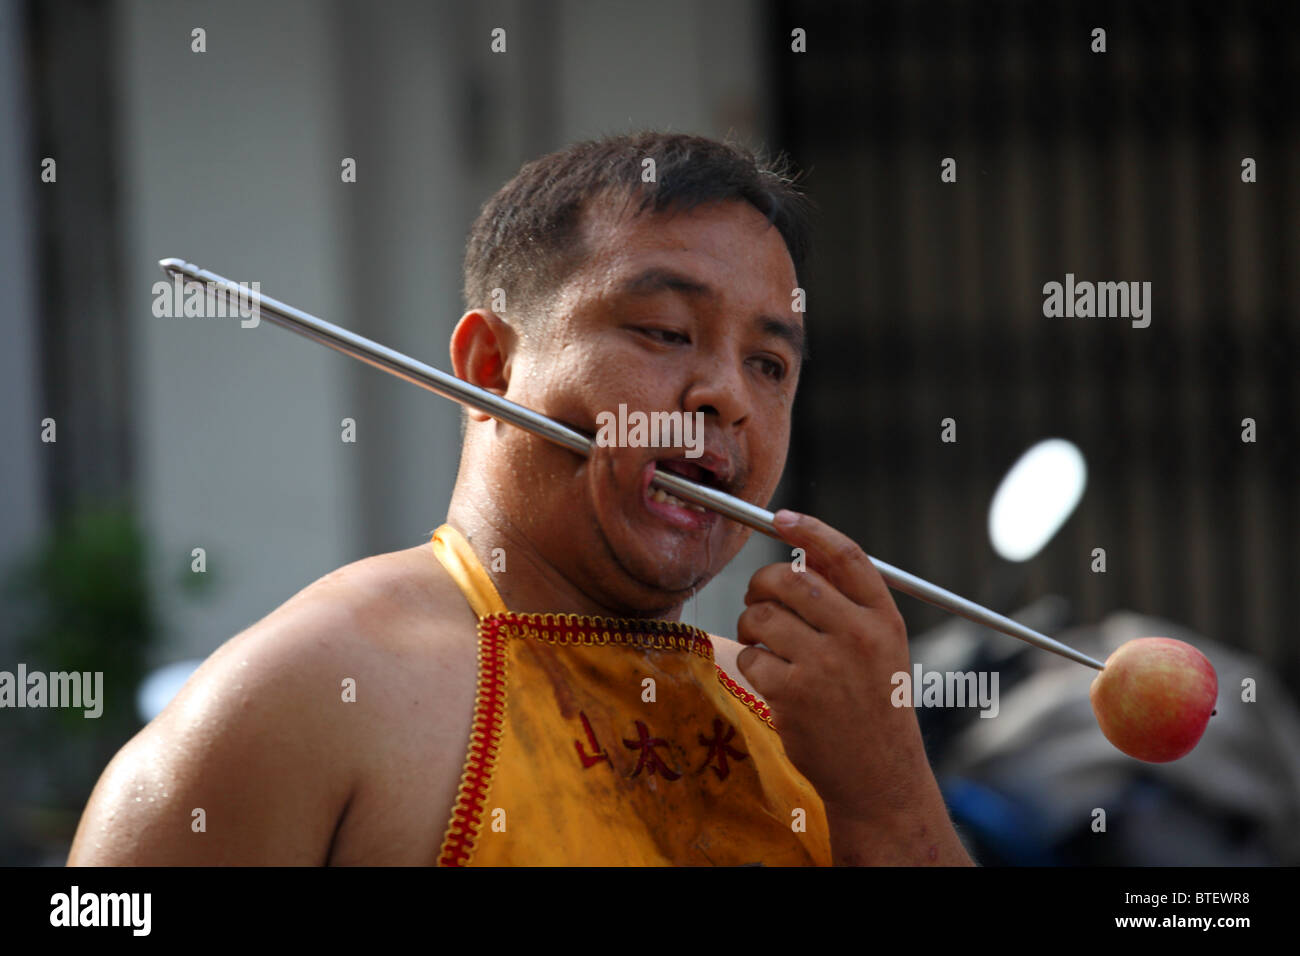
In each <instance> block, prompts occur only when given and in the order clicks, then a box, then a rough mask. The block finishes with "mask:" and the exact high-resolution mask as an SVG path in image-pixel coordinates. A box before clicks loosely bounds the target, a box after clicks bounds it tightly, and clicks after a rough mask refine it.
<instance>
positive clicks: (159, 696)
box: [135, 660, 203, 724]
mask: <svg viewBox="0 0 1300 956" xmlns="http://www.w3.org/2000/svg"><path fill="white" fill-rule="evenodd" d="M202 663H203V661H201V660H199V661H178V662H177V663H175V664H167V665H165V666H163V667H160V668H158V669H157V670H155V671H153V672H151V673H150V674H149V675H148V676H147V677H145V679H144V680H142V681H141V682H140V688H139V690H137V691H136V692H135V709H136V712H137V713H139V715H140V719H141V720H143V721H144V722H145V723H146V724H147V723H149V721H151V720H153V719H154V718H155V717H157V716H158V715H159V714H161V713H162V711H163V708H164V707H166V706H167V705H168V704H170V703H171V701H172V698H173V697H175V696H176V694H177V692H178V691H179V690H180V689H181V688H182V687H183V686H185V682H186V681H187V680H189V679H190V675H191V674H193V673H194V672H195V671H196V670H198V669H199V665H200V664H202Z"/></svg>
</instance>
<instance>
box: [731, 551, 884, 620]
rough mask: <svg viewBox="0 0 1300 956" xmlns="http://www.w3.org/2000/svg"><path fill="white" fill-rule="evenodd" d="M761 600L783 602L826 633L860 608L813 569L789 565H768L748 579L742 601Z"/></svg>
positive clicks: (748, 602) (750, 602)
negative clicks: (796, 567) (746, 589)
mask: <svg viewBox="0 0 1300 956" xmlns="http://www.w3.org/2000/svg"><path fill="white" fill-rule="evenodd" d="M762 601H775V602H777V603H779V604H783V605H785V606H786V607H787V608H789V609H790V610H791V611H793V612H794V613H795V614H797V615H799V617H801V618H802V619H803V620H804V621H806V622H807V623H808V625H809V626H810V627H812V628H813V629H814V630H817V631H822V632H826V633H829V632H831V631H834V630H835V628H836V627H837V626H839V625H840V623H841V622H842V621H843V620H844V618H845V616H846V615H849V614H852V613H854V612H855V611H856V612H861V610H862V609H861V608H860V607H858V605H856V604H854V603H853V602H852V601H850V600H849V599H848V598H847V597H845V596H844V595H843V594H841V593H840V592H839V591H838V590H837V589H836V588H835V586H834V585H832V584H831V583H830V582H829V581H828V580H826V578H824V577H822V575H820V574H818V573H817V572H816V571H811V570H809V571H796V570H794V568H792V567H790V565H788V564H769V565H768V566H767V567H765V568H760V569H759V570H758V571H756V572H755V573H754V576H753V577H752V578H750V579H749V590H748V591H746V592H745V604H747V605H749V604H757V603H759V602H762Z"/></svg>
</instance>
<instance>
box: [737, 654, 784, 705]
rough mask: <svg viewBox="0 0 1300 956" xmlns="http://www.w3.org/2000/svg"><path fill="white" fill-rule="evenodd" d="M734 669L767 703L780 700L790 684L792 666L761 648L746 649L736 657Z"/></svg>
mask: <svg viewBox="0 0 1300 956" xmlns="http://www.w3.org/2000/svg"><path fill="white" fill-rule="evenodd" d="M736 667H737V668H738V669H739V670H740V673H742V674H743V675H745V680H747V681H749V686H750V687H752V688H754V690H755V691H757V693H758V696H759V697H761V698H762V699H763V700H764V701H766V702H767V703H769V704H770V703H772V701H773V700H780V699H781V697H782V696H783V695H784V692H785V688H786V686H787V685H788V684H789V682H790V674H791V671H793V670H794V665H793V664H791V663H790V662H789V661H787V660H782V659H781V658H780V657H778V656H777V655H775V654H773V653H772V652H771V651H765V650H763V648H761V647H746V648H744V649H743V650H741V652H740V653H739V654H737V655H736Z"/></svg>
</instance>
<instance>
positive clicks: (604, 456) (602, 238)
mask: <svg viewBox="0 0 1300 956" xmlns="http://www.w3.org/2000/svg"><path fill="white" fill-rule="evenodd" d="M646 160H653V161H654V164H653V169H654V173H655V175H654V176H653V177H647V178H652V179H653V181H651V182H644V181H643V173H644V172H645V171H646V170H647V169H649V168H651V166H650V164H649V163H647V162H646ZM804 208H805V207H804V205H803V200H802V197H801V196H800V194H799V193H798V192H797V191H796V190H795V189H794V188H793V186H792V185H791V184H790V182H789V180H788V179H786V178H784V177H783V176H781V175H780V174H779V173H778V172H774V171H772V170H768V169H764V168H762V167H761V166H759V165H758V164H757V162H756V161H755V159H754V158H753V157H752V156H751V155H750V154H748V153H747V152H745V151H743V150H740V149H738V148H735V147H732V146H729V145H724V144H721V143H717V142H714V141H711V140H707V139H702V138H698V137H691V136H684V135H676V134H672V135H667V134H650V133H647V134H636V135H629V136H621V137H614V138H608V139H604V140H599V141H594V142H589V143H581V144H577V145H575V146H572V147H570V148H569V149H567V150H564V151H562V152H560V153H557V154H554V155H551V156H547V157H544V158H542V159H540V160H537V161H535V162H533V163H530V164H528V165H527V166H525V167H524V169H523V170H521V172H520V173H519V175H517V176H516V177H515V178H514V179H513V180H512V181H511V182H510V183H507V184H506V186H504V187H503V188H502V189H501V191H500V192H499V193H498V194H497V195H496V196H495V197H493V199H492V200H490V201H489V202H488V203H487V204H486V205H485V207H484V209H483V211H482V213H481V215H480V216H479V219H478V221H477V223H476V224H475V226H474V230H473V232H472V234H471V238H470V242H469V245H468V249H467V255H466V264H465V294H466V306H467V311H466V312H465V314H464V316H463V317H462V318H461V320H460V322H459V324H458V325H457V326H456V329H455V331H454V332H453V334H452V338H451V359H452V363H453V367H454V369H455V372H456V374H457V375H458V376H460V377H461V378H464V379H466V380H468V381H470V382H473V383H475V384H477V385H480V386H482V387H484V388H487V389H490V390H492V391H494V392H497V393H499V394H501V395H504V396H505V397H507V398H509V399H511V400H513V401H515V402H518V403H520V404H523V405H525V406H528V407H531V408H535V409H538V410H540V411H542V412H544V413H546V414H548V415H551V416H553V417H555V418H557V419H559V420H561V421H564V422H567V423H569V424H570V425H572V426H573V427H575V428H578V429H581V430H584V431H586V432H587V433H588V434H594V433H596V431H597V421H598V416H600V415H601V413H608V412H612V411H614V410H616V409H618V407H619V406H620V404H622V405H625V406H626V407H627V408H628V409H632V410H640V411H644V412H650V411H669V412H680V413H683V414H685V415H691V416H695V415H697V413H698V415H699V419H698V420H701V421H703V423H704V435H703V438H704V441H703V454H702V455H700V456H698V457H695V456H689V455H687V454H686V450H684V449H682V448H664V447H606V446H605V445H603V444H601V445H598V446H597V447H596V448H595V449H594V452H593V454H592V456H591V457H590V458H589V459H584V458H582V457H580V456H578V455H575V454H573V453H571V452H568V451H566V450H564V449H561V448H558V447H556V446H553V445H551V444H549V443H547V442H544V441H542V440H540V439H538V438H536V437H534V436H532V435H530V434H528V433H525V432H523V431H521V430H519V429H516V428H513V427H511V426H508V425H503V424H500V423H498V422H496V421H494V420H492V419H490V418H487V417H486V416H484V415H482V414H478V413H473V414H469V415H468V416H467V421H466V430H465V437H464V445H463V449H462V458H461V464H460V472H459V475H458V477H457V482H456V487H455V490H454V492H453V495H452V500H451V503H450V507H449V509H448V514H447V524H445V525H444V526H443V527H442V528H440V529H439V530H438V532H437V533H436V535H435V537H434V540H433V542H432V546H431V545H430V544H427V543H426V544H422V545H420V546H419V547H414V548H411V549H409V550H405V551H399V552H395V553H392V554H386V555H381V556H378V557H373V558H369V559H366V560H363V561H359V562H357V563H355V564H352V565H348V566H347V567H344V568H342V569H340V570H338V571H335V572H334V573H332V574H330V575H327V576H326V577H324V578H322V579H321V580H319V581H317V582H316V583H314V584H313V585H311V586H310V587H308V588H306V589H305V590H304V591H302V592H301V593H299V594H298V595H296V596H295V597H294V598H292V599H291V600H289V601H288V602H287V603H286V604H285V605H283V606H282V607H280V608H279V609H277V610H276V611H275V612H273V613H272V614H270V615H269V616H268V617H266V618H265V619H264V620H262V621H259V622H258V623H257V624H255V625H253V626H252V627H251V628H249V629H248V630H247V631H245V632H244V633H242V634H240V635H238V636H237V637H235V638H234V639H232V640H231V641H229V642H227V643H226V644H225V645H223V646H222V647H221V648H220V649H219V650H218V651H217V652H216V653H214V654H213V655H212V657H211V658H210V659H209V660H208V661H207V662H205V664H204V665H203V667H201V668H200V669H199V670H198V671H197V672H196V673H195V675H194V676H193V677H192V678H191V680H190V681H189V683H188V684H187V685H186V687H185V688H184V689H183V690H182V692H181V693H180V694H179V695H178V697H177V698H176V700H175V701H173V702H172V704H171V705H170V706H169V707H168V708H167V709H166V710H165V711H164V712H163V713H162V714H161V715H159V717H158V718H157V719H156V720H154V721H153V722H152V723H151V724H150V725H149V726H148V727H146V728H144V729H143V730H142V731H141V732H140V733H139V734H138V735H137V736H136V737H135V738H134V739H133V740H132V741H130V742H129V743H128V744H127V745H126V746H125V747H124V748H123V750H122V751H121V752H120V753H119V754H118V755H117V757H116V758H114V760H113V762H112V763H111V764H110V766H109V767H108V769H107V770H106V771H105V773H104V776H103V778H102V779H101V780H100V782H99V785H98V786H97V787H96V789H95V792H94V794H93V795H92V797H91V800H90V803H89V805H88V807H87V809H86V812H85V815H84V816H83V818H82V821H81V825H80V827H79V829H78V832H77V836H76V840H75V842H74V845H73V848H72V853H71V856H70V858H69V862H70V863H74V864H113V863H129V864H146V865H147V864H163V865H166V864H186V863H205V864H206V863H211V864H260V863H267V864H272V863H275V864H430V863H435V862H438V863H447V864H466V863H470V864H493V863H523V864H528V863H597V864H611V863H614V864H616V863H681V864H696V863H702V864H708V863H766V864H772V863H778V864H782V863H831V862H834V863H881V864H969V863H970V859H969V857H968V856H967V855H966V853H965V852H964V850H963V848H962V846H961V843H960V841H959V840H958V838H957V835H956V833H955V831H954V830H953V827H952V825H951V823H950V821H949V819H948V816H947V812H946V810H945V807H944V805H943V801H942V798H941V796H940V792H939V788H938V785H937V783H936V781H935V778H934V775H933V773H932V771H931V769H930V767H929V765H928V762H927V760H926V756H925V752H924V749H923V746H922V740H921V734H920V729H919V726H918V724H917V721H916V717H915V714H914V713H913V712H912V711H911V710H910V709H906V708H903V709H900V708H895V707H893V706H892V705H891V704H890V691H891V689H892V685H891V684H890V675H891V674H893V673H895V672H897V671H907V670H908V669H909V667H908V665H909V656H908V645H907V635H906V632H905V629H904V626H903V622H902V619H901V617H900V616H899V613H898V611H897V609H896V607H895V605H894V603H893V600H892V598H891V597H890V594H889V591H888V590H887V588H886V586H885V584H884V581H883V580H882V579H881V577H880V575H879V573H878V572H877V571H876V570H875V568H874V567H873V566H872V565H871V563H870V561H869V560H868V559H867V558H866V557H865V555H864V553H863V551H862V549H861V548H859V547H858V546H857V545H856V544H854V543H853V542H852V541H850V540H849V539H847V538H846V537H845V536H843V535H841V534H840V533H839V532H837V531H835V530H834V529H832V528H830V527H828V526H827V525H825V524H823V523H822V522H820V521H818V520H816V519H814V518H812V517H809V516H806V515H797V514H794V513H791V512H781V513H780V514H779V515H778V520H777V524H778V528H779V529H780V532H781V534H782V536H783V537H784V539H785V540H786V541H787V542H788V543H789V544H790V546H791V548H792V549H794V548H799V549H802V551H803V553H804V555H805V558H806V568H805V567H804V566H803V565H802V564H801V563H800V562H798V561H792V562H789V563H783V564H776V565H772V566H769V567H767V568H764V569H762V570H760V571H759V572H758V573H757V574H755V575H754V577H753V578H752V580H751V582H750V586H749V591H748V593H747V595H746V598H745V604H746V607H745V609H744V611H743V613H741V614H740V616H739V619H738V622H737V637H738V639H739V643H737V642H735V641H731V640H727V639H724V638H718V637H711V636H709V635H705V634H703V632H698V631H695V630H694V629H692V628H688V627H686V626H685V625H682V624H677V623H669V622H676V621H677V619H678V617H679V616H680V614H681V610H682V606H683V603H684V602H685V601H686V600H687V599H688V598H689V596H690V595H692V594H693V593H694V592H695V591H696V590H698V589H699V588H701V587H702V586H703V585H704V584H705V583H706V582H707V581H708V580H709V579H710V578H712V577H713V576H714V575H715V574H716V573H718V571H719V570H721V569H722V568H723V567H724V566H725V565H726V564H727V562H728V561H730V560H731V559H732V558H733V557H734V556H735V554H736V553H737V551H739V549H740V548H741V546H742V544H743V543H744V541H745V540H746V538H747V536H748V534H749V531H748V530H747V529H745V528H743V527H741V526H739V525H737V524H735V523H733V522H730V521H727V520H725V519H722V518H720V517H719V516H717V515H715V514H713V513H711V512H703V511H701V510H698V509H695V508H693V507H690V506H687V505H685V504H684V503H682V502H678V501H676V499H673V498H671V497H666V496H663V495H660V494H658V493H655V492H653V491H652V490H651V489H650V487H649V482H650V477H651V473H652V470H653V469H654V468H655V467H656V465H657V464H659V465H661V466H662V467H664V468H666V469H668V470H675V471H679V472H681V473H683V474H687V475H688V476H691V477H694V478H697V479H699V480H703V481H705V482H707V483H710V484H713V485H715V486H718V487H721V488H723V489H724V490H726V491H728V492H730V493H732V494H735V495H737V496H739V497H742V498H744V499H746V500H749V501H752V502H755V503H757V504H765V503H766V502H767V501H768V500H769V498H770V497H771V495H772V494H773V493H774V491H775V489H776V486H777V482H778V480H779V478H780V476H781V472H782V469H783V467H784V464H785V456H786V451H787V446H788V442H789V433H790V420H791V407H792V403H793V401H794V396H795V389H796V386H797V384H798V379H799V372H800V364H801V360H802V355H803V349H802V343H803V336H804V329H803V324H802V314H801V312H800V311H797V310H796V309H794V308H792V303H794V302H795V301H796V298H795V290H796V288H797V287H798V286H799V284H800V283H799V278H798V268H799V266H800V265H801V264H802V259H803V255H804V250H805V247H806V231H807V226H806V218H805V214H804V211H803V210H804ZM502 296H504V307H502V305H501V299H502ZM493 304H495V306H496V308H497V309H499V310H500V311H499V313H498V312H494V311H492V310H491V309H490V308H489V307H488V306H489V305H493ZM556 615H567V616H562V617H561V616H556ZM759 644H761V645H762V646H761V647H760V646H757V645H759ZM745 645H748V646H745ZM340 688H343V691H342V692H341V690H340ZM349 688H351V690H350V691H349ZM763 702H766V704H764V703H763Z"/></svg>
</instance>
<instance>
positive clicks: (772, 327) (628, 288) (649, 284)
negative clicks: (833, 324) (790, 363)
mask: <svg viewBox="0 0 1300 956" xmlns="http://www.w3.org/2000/svg"><path fill="white" fill-rule="evenodd" d="M665 291H666V292H679V293H681V294H682V295H685V296H688V297H692V298H701V299H716V298H717V297H718V292H717V290H716V289H714V288H713V287H712V286H709V285H706V284H705V283H702V282H697V281H696V280H694V279H691V278H689V277H688V276H685V275H682V274H681V273H680V272H675V271H673V270H672V269H665V268H662V267H651V268H649V269H646V270H645V271H644V272H641V273H639V274H638V275H635V276H633V277H632V278H630V279H626V280H624V281H623V282H621V283H619V285H618V292H620V293H622V294H624V295H634V296H650V295H654V294H656V293H658V292H665ZM753 323H754V324H755V325H757V326H759V328H760V330H761V331H762V333H763V334H764V335H770V336H773V337H775V338H778V339H781V340H782V341H784V342H786V343H787V344H788V345H789V346H790V347H791V348H792V349H794V351H795V353H796V354H797V355H798V356H799V357H800V359H807V358H808V338H807V335H806V334H805V333H804V329H803V326H802V325H800V324H799V323H798V322H793V321H791V320H789V319H783V318H781V317H779V316H775V315H766V314H764V315H759V316H756V317H755V318H754V319H753Z"/></svg>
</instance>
